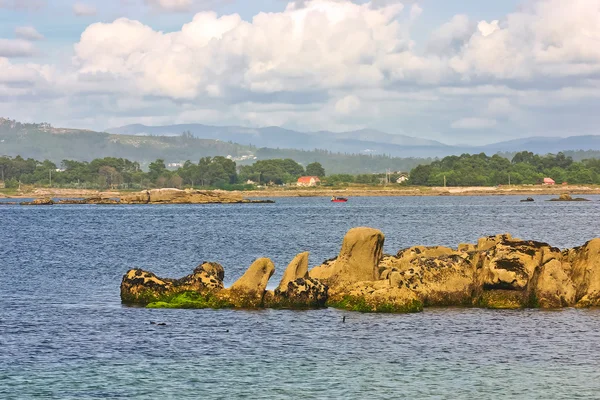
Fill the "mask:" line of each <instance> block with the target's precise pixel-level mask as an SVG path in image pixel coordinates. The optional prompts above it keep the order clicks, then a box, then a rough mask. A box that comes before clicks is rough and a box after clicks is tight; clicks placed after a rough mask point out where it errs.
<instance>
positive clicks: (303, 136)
mask: <svg viewBox="0 0 600 400" xmlns="http://www.w3.org/2000/svg"><path fill="white" fill-rule="evenodd" d="M184 131H189V132H191V133H192V135H193V136H195V137H199V138H205V139H221V140H225V141H232V142H235V143H240V144H243V145H253V146H257V147H268V148H282V149H299V150H312V149H324V150H329V151H333V152H340V153H353V154H374V155H384V154H386V155H389V156H394V157H418V158H430V157H445V156H449V155H460V154H463V153H482V152H483V153H486V154H495V153H511V152H519V151H523V150H527V151H532V152H534V153H537V154H547V153H557V152H559V151H567V150H573V151H577V150H600V136H592V135H588V136H571V137H568V138H556V137H527V138H523V139H516V140H509V141H505V142H499V143H494V144H490V145H485V146H450V145H446V144H444V143H441V142H437V141H435V140H428V139H421V138H417V137H412V136H406V135H400V134H390V133H385V132H381V131H378V130H375V129H362V130H358V131H349V132H329V131H320V132H299V131H294V130H289V129H284V128H280V127H276V126H273V127H267V128H244V127H240V126H210V125H202V124H184V125H167V126H146V125H127V126H124V127H120V128H112V129H108V132H111V133H115V134H128V135H167V136H173V135H179V134H181V132H184Z"/></svg>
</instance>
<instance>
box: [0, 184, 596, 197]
mask: <svg viewBox="0 0 600 400" xmlns="http://www.w3.org/2000/svg"><path fill="white" fill-rule="evenodd" d="M240 193H241V194H242V196H243V197H244V198H271V197H332V196H341V197H381V196H510V195H515V196H517V195H518V196H535V195H557V196H558V195H560V194H562V193H569V194H571V195H586V194H588V195H589V194H599V195H600V186H596V185H567V186H562V185H557V186H541V185H530V186H501V187H495V186H492V187H447V188H444V187H393V188H373V187H348V188H342V189H339V188H338V189H330V188H325V187H320V188H270V189H266V190H253V191H244V192H240ZM120 196H121V193H120V192H118V191H105V192H99V191H96V190H78V189H53V188H38V189H34V190H32V191H28V192H21V193H17V194H10V195H3V194H2V193H0V198H44V197H52V198H89V197H101V198H118V197H120Z"/></svg>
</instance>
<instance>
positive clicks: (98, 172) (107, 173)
mask: <svg viewBox="0 0 600 400" xmlns="http://www.w3.org/2000/svg"><path fill="white" fill-rule="evenodd" d="M302 175H314V176H319V177H324V176H325V170H324V169H323V167H322V166H321V164H319V163H318V162H314V163H311V164H308V165H307V166H306V168H304V167H303V166H302V165H300V164H299V163H297V162H296V161H294V160H292V159H283V160H282V159H274V160H260V161H257V162H255V163H254V164H253V165H248V166H242V167H239V168H238V166H237V165H236V163H235V162H234V161H232V160H230V159H228V158H226V157H223V156H216V157H203V158H201V159H200V160H199V161H198V163H193V162H191V161H186V162H185V163H184V164H183V165H181V166H180V167H179V168H177V169H169V168H167V165H166V164H165V161H164V160H162V159H158V160H156V161H154V162H151V163H150V164H149V165H148V168H147V171H143V170H142V168H141V166H140V164H139V163H138V162H135V161H130V160H127V159H124V158H115V157H105V158H98V159H95V160H93V161H91V162H85V161H74V160H63V161H62V162H61V164H60V167H59V166H58V165H56V164H55V163H53V162H52V161H49V160H44V161H38V160H35V159H32V158H28V159H25V158H23V157H21V156H16V157H14V158H11V157H6V156H4V157H0V181H2V182H4V184H5V187H6V188H18V187H19V186H20V185H22V184H24V185H37V186H56V187H85V188H98V189H107V188H113V189H129V188H130V189H136V188H163V187H175V188H182V187H196V186H200V187H218V188H224V189H227V188H238V187H235V186H236V185H238V186H239V185H240V184H241V185H243V184H246V183H247V182H249V181H250V183H251V184H263V185H268V184H285V183H292V182H295V181H296V180H297V179H298V177H300V176H302Z"/></svg>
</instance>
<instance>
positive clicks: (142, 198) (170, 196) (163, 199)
mask: <svg viewBox="0 0 600 400" xmlns="http://www.w3.org/2000/svg"><path fill="white" fill-rule="evenodd" d="M242 203H273V201H272V200H247V199H244V198H242V195H241V194H240V193H236V192H227V191H222V190H194V189H186V190H180V189H152V190H143V191H141V192H137V193H129V194H124V195H122V196H120V197H119V198H113V197H103V196H95V197H88V198H85V199H63V200H59V201H58V203H55V202H54V201H53V200H52V199H49V198H43V199H36V200H34V201H31V202H23V203H21V205H33V206H35V205H52V204H242Z"/></svg>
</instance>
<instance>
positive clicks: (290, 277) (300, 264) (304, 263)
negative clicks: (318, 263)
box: [276, 252, 308, 291]
mask: <svg viewBox="0 0 600 400" xmlns="http://www.w3.org/2000/svg"><path fill="white" fill-rule="evenodd" d="M307 277H308V252H304V253H300V254H298V255H297V256H296V257H294V259H293V260H292V262H290V264H289V265H288V267H287V268H286V269H285V272H284V273H283V277H282V278H281V281H280V282H279V286H277V289H276V290H279V291H286V290H287V287H288V283H290V282H293V281H295V280H296V279H298V278H307Z"/></svg>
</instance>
